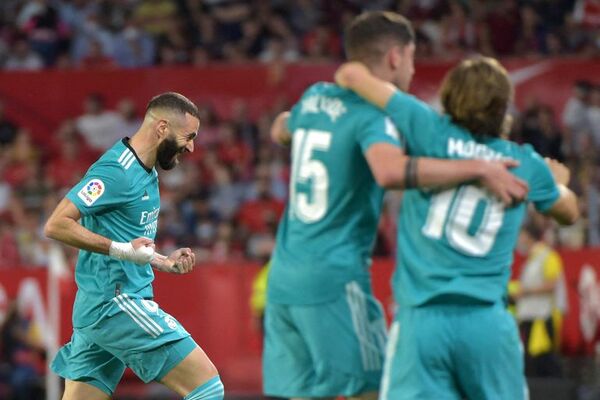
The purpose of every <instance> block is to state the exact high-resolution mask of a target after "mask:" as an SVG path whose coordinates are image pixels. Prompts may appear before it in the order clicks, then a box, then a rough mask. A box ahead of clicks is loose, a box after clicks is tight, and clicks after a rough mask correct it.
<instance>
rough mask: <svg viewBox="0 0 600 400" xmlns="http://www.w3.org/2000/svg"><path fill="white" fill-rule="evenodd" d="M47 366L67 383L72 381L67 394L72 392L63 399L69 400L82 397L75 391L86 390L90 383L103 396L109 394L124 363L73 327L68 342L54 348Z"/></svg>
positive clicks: (119, 378) (121, 374)
mask: <svg viewBox="0 0 600 400" xmlns="http://www.w3.org/2000/svg"><path fill="white" fill-rule="evenodd" d="M50 368H51V369H52V371H54V372H55V373H56V374H57V375H59V376H61V377H63V378H65V379H66V380H67V382H69V381H71V382H74V383H73V384H68V385H67V389H68V393H74V394H75V395H76V396H75V397H73V396H74V395H69V396H68V397H67V398H70V399H73V398H85V396H81V395H79V393H81V392H82V391H85V392H87V389H88V388H89V387H90V386H91V387H93V388H95V389H98V390H100V391H101V392H103V393H105V394H106V395H107V396H110V395H112V393H113V392H114V390H115V388H116V386H117V384H118V383H119V381H120V380H121V377H122V376H123V372H124V371H125V364H124V363H123V362H122V361H121V360H119V359H118V358H117V357H115V356H114V355H113V354H111V353H110V352H108V351H106V350H105V349H104V348H102V347H101V346H99V345H98V344H97V343H95V342H94V341H93V340H91V339H90V338H89V337H87V336H86V335H85V334H83V333H82V332H81V331H80V330H78V329H76V330H75V331H74V332H73V335H72V337H71V341H70V342H69V343H67V344H66V345H64V346H63V347H61V349H60V350H59V351H58V353H57V354H56V357H55V358H54V360H52V363H51V364H50ZM80 382H82V385H79V383H80Z"/></svg>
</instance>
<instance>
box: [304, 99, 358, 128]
mask: <svg viewBox="0 0 600 400" xmlns="http://www.w3.org/2000/svg"><path fill="white" fill-rule="evenodd" d="M346 111H348V110H347V109H346V106H345V105H344V102H343V101H342V100H340V99H338V98H337V97H327V96H321V95H319V94H316V95H313V96H309V97H307V98H306V99H304V100H302V111H301V112H302V114H307V113H319V112H324V113H325V114H327V115H328V116H329V118H331V121H333V122H335V121H336V120H337V119H338V118H339V117H340V116H342V115H343V114H345V113H346Z"/></svg>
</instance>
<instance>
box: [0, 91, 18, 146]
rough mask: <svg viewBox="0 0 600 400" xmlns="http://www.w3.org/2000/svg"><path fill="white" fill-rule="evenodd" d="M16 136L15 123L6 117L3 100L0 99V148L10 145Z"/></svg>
mask: <svg viewBox="0 0 600 400" xmlns="http://www.w3.org/2000/svg"><path fill="white" fill-rule="evenodd" d="M16 136H17V125H16V124H15V123H14V122H12V121H10V120H9V119H7V118H6V114H5V108H4V101H2V100H0V150H2V148H4V147H5V146H7V145H10V144H11V143H12V142H13V141H14V140H15V137H16Z"/></svg>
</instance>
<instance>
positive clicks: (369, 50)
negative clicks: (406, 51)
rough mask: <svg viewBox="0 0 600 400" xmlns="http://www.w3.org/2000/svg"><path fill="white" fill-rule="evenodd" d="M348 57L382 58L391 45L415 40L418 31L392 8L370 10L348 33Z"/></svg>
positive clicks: (365, 61)
mask: <svg viewBox="0 0 600 400" xmlns="http://www.w3.org/2000/svg"><path fill="white" fill-rule="evenodd" d="M344 37H345V39H344V49H345V51H346V57H347V58H348V60H352V61H361V62H364V63H366V64H370V63H375V62H378V61H379V60H380V59H381V57H383V56H384V54H385V53H386V52H387V51H388V50H389V48H390V47H391V46H394V45H400V46H406V45H408V44H410V43H414V41H415V32H414V31H413V28H412V26H411V24H410V21H408V20H407V19H406V18H404V17H403V16H402V15H400V14H397V13H394V12H391V11H367V12H364V13H362V14H360V15H359V16H357V17H356V18H354V20H353V21H352V22H351V23H350V24H349V25H348V27H347V28H346V31H345V33H344Z"/></svg>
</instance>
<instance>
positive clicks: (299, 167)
mask: <svg viewBox="0 0 600 400" xmlns="http://www.w3.org/2000/svg"><path fill="white" fill-rule="evenodd" d="M288 129H289V131H290V132H291V133H292V170H291V178H290V194H289V202H288V206H287V208H286V210H285V212H284V215H283V217H282V218H281V221H280V223H279V228H278V231H277V239H276V247H275V251H274V255H273V259H272V264H271V271H270V274H269V284H268V289H267V290H268V299H269V301H270V302H273V303H279V304H316V303H320V302H325V301H331V300H333V299H335V298H337V297H338V296H339V295H340V293H343V292H344V290H345V289H344V287H345V285H346V284H347V283H348V282H350V281H357V282H360V285H361V286H362V287H363V288H365V289H366V288H370V278H369V276H370V275H369V266H370V254H371V250H372V247H373V243H374V240H375V235H376V231H377V223H378V221H379V215H380V212H381V206H382V199H383V190H382V189H381V188H380V187H379V186H378V185H377V183H376V182H375V180H374V178H373V175H372V174H371V171H370V169H369V165H368V164H367V161H366V159H365V157H364V153H365V152H366V151H367V149H368V148H369V147H370V146H371V145H373V144H375V143H389V144H392V145H396V146H399V141H398V134H397V131H396V129H395V128H394V126H393V124H392V123H391V121H390V119H389V118H388V117H387V116H386V114H385V113H383V112H381V111H380V110H378V109H376V108H375V107H374V106H372V105H370V104H368V103H366V102H365V101H364V100H362V99H361V98H360V97H358V96H357V95H355V94H354V93H353V92H351V91H348V90H346V89H342V88H340V87H338V86H336V85H333V84H329V83H317V84H315V85H313V86H311V87H310V88H309V89H307V90H306V92H305V93H304V94H303V96H302V98H301V99H300V101H299V102H298V103H297V105H296V106H295V107H294V108H293V109H292V112H291V116H290V118H289V121H288ZM369 291H370V289H369Z"/></svg>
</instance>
